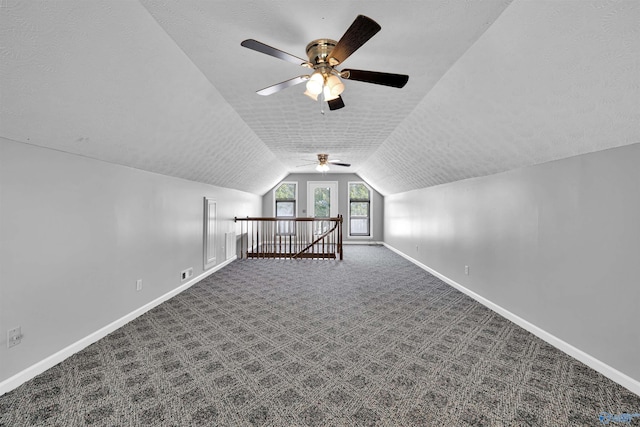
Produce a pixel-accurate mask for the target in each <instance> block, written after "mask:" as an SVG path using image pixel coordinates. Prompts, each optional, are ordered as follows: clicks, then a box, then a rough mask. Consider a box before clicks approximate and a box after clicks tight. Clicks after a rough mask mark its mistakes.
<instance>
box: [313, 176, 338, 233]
mask: <svg viewBox="0 0 640 427" xmlns="http://www.w3.org/2000/svg"><path fill="white" fill-rule="evenodd" d="M307 212H308V215H309V216H310V217H313V218H335V217H337V216H338V182H337V181H309V182H308V183H307ZM328 230H329V221H321V222H320V221H318V222H315V227H314V230H313V234H316V235H318V234H322V233H324V232H326V231H328Z"/></svg>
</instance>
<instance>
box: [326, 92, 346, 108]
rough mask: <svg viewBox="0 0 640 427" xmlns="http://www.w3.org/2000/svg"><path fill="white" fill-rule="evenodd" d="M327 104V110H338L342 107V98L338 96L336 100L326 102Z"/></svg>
mask: <svg viewBox="0 0 640 427" xmlns="http://www.w3.org/2000/svg"><path fill="white" fill-rule="evenodd" d="M327 104H329V110H332V111H333V110H339V109H341V108H343V107H344V101H343V100H342V97H341V96H340V95H338V97H337V98H336V99H332V100H331V101H327Z"/></svg>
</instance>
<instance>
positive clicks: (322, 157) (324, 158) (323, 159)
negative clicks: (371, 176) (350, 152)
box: [301, 154, 351, 172]
mask: <svg viewBox="0 0 640 427" xmlns="http://www.w3.org/2000/svg"><path fill="white" fill-rule="evenodd" d="M310 164H312V165H313V164H315V165H316V170H317V171H318V172H327V171H328V170H329V165H335V166H345V167H349V166H351V163H344V162H342V161H341V160H329V155H328V154H318V161H317V162H316V161H314V162H313V163H310ZM301 166H307V165H301Z"/></svg>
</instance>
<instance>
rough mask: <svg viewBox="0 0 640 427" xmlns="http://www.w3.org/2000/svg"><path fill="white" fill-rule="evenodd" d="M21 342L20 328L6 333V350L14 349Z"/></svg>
mask: <svg viewBox="0 0 640 427" xmlns="http://www.w3.org/2000/svg"><path fill="white" fill-rule="evenodd" d="M21 342H22V328H21V327H20V326H18V327H17V328H13V329H9V330H8V331H7V348H11V347H15V346H17V345H18V344H20V343H21Z"/></svg>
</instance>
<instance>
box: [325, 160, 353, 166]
mask: <svg viewBox="0 0 640 427" xmlns="http://www.w3.org/2000/svg"><path fill="white" fill-rule="evenodd" d="M328 163H329V164H331V165H336V166H346V167H349V166H351V163H342V162H340V161H332V160H329V162H328Z"/></svg>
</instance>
